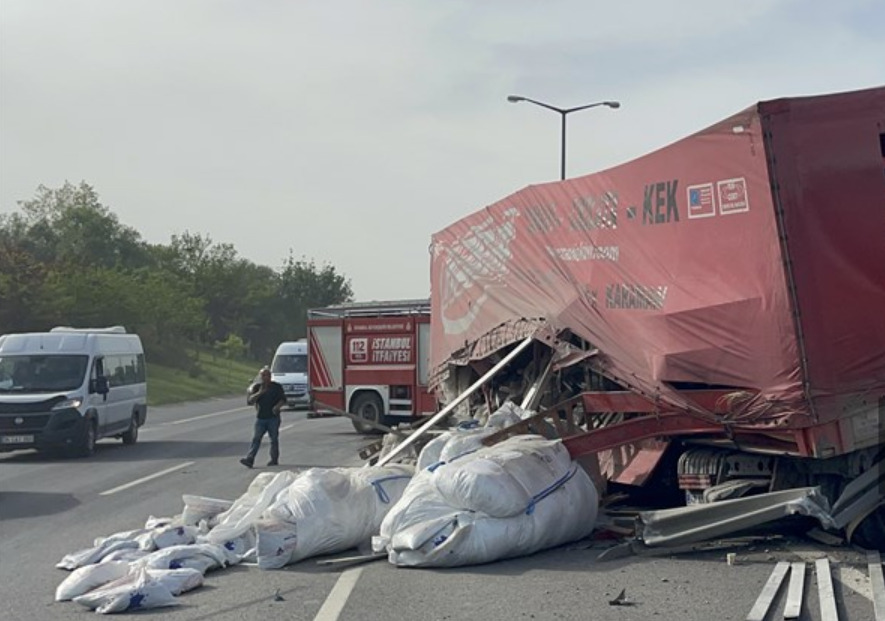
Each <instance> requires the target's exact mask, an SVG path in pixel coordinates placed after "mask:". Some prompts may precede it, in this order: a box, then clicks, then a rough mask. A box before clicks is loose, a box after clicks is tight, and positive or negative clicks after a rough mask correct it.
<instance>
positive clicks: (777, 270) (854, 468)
mask: <svg viewBox="0 0 885 621" xmlns="http://www.w3.org/2000/svg"><path fill="white" fill-rule="evenodd" d="M883 240H885V87H877V88H871V89H867V90H860V91H854V92H846V93H837V94H830V95H821V96H813V97H798V98H789V99H778V100H772V101H765V102H760V103H758V104H756V105H753V106H751V107H749V108H747V109H745V110H743V111H741V112H739V113H737V114H735V115H733V116H731V117H729V118H727V119H725V120H723V121H721V122H719V123H716V124H715V125H712V126H711V127H708V128H707V129H705V130H703V131H700V132H698V133H696V134H694V135H691V136H689V137H687V138H684V139H682V140H679V141H678V142H675V143H673V144H671V145H669V146H667V147H664V148H662V149H660V150H658V151H655V152H652V153H650V154H648V155H645V156H643V157H640V158H639V159H636V160H634V161H631V162H628V163H625V164H623V165H620V166H617V167H614V168H611V169H608V170H605V171H602V172H598V173H595V174H590V175H586V176H581V177H577V178H574V179H568V180H564V181H560V182H553V183H545V184H539V185H532V186H528V187H526V188H524V189H522V190H520V191H518V192H516V193H514V194H512V195H510V196H508V197H506V198H504V199H502V200H500V201H498V202H496V203H494V204H492V205H489V206H487V207H485V208H483V209H481V210H480V211H477V212H475V213H473V214H471V215H469V216H467V217H465V218H463V219H461V220H459V221H457V222H455V223H453V224H452V225H450V226H449V227H447V228H445V229H443V230H441V231H439V232H438V233H436V234H435V235H434V236H433V239H432V244H431V262H432V263H431V302H432V311H431V313H432V315H431V378H430V384H431V388H432V389H434V390H435V391H436V392H437V394H439V395H441V397H442V403H446V402H451V401H454V400H455V399H456V398H457V397H458V396H459V395H460V394H461V393H462V392H463V391H464V390H465V389H466V388H467V387H468V386H472V385H473V384H474V383H475V382H476V380H477V377H480V376H483V375H484V374H486V373H487V372H488V371H489V369H491V368H492V367H493V366H494V365H495V364H496V363H498V362H499V361H500V360H501V359H502V357H503V356H505V355H507V353H508V351H511V350H512V349H513V347H514V346H516V345H519V344H521V343H523V342H524V340H525V339H527V338H530V337H532V336H534V335H537V334H539V333H540V332H544V333H545V334H551V333H552V334H555V335H556V337H557V340H556V341H555V342H554V343H551V341H550V339H546V340H545V341H541V340H538V341H536V345H535V347H529V348H526V350H525V351H524V352H522V353H520V355H519V356H518V358H517V359H516V361H515V362H513V363H512V364H510V365H509V366H508V367H507V368H506V369H505V370H502V371H501V372H499V373H497V374H495V375H494V376H493V377H492V378H490V379H489V380H488V381H487V382H486V383H485V384H484V385H483V386H482V389H481V390H476V391H475V392H474V393H473V395H472V398H471V399H466V400H464V401H463V403H461V404H460V405H459V407H458V408H453V409H457V410H458V413H459V414H465V415H467V416H469V417H476V416H478V415H481V414H483V413H490V412H492V411H494V410H495V409H496V408H497V407H499V406H500V405H501V403H502V402H504V401H506V400H508V399H510V400H513V401H514V402H520V401H521V402H522V405H523V407H530V409H533V410H536V411H538V412H539V420H538V421H537V422H538V424H541V423H544V424H546V425H547V428H548V429H550V430H551V434H550V435H554V436H560V437H563V441H564V443H565V445H566V446H567V448H568V449H569V451H570V452H571V454H572V455H573V456H574V457H576V458H577V457H585V458H587V457H589V458H592V459H593V461H594V462H595V463H594V466H593V467H594V468H598V472H599V475H600V476H601V477H602V478H604V480H605V481H607V482H609V483H616V484H625V485H631V486H647V485H648V484H649V483H650V482H652V481H654V480H655V478H656V477H658V479H660V477H662V476H669V479H668V480H667V481H665V483H667V484H670V485H672V486H673V488H674V489H675V490H676V491H677V493H678V494H680V495H681V496H684V497H685V499H686V501H687V502H688V503H689V504H691V503H695V502H709V501H714V500H717V499H725V498H733V497H739V496H741V495H748V494H749V495H752V494H754V493H765V492H774V491H778V490H786V489H799V488H803V487H807V486H820V487H821V489H822V492H823V493H824V494H825V495H826V497H827V498H828V499H829V501H830V503H831V504H833V505H835V506H838V505H839V502H838V501H839V499H840V495H842V494H843V492H844V491H845V490H846V489H847V490H848V492H849V493H850V494H851V495H852V496H853V497H854V498H855V499H857V498H864V499H865V500H864V502H863V503H862V504H858V503H859V502H860V501H856V502H855V504H854V506H853V510H852V511H849V512H848V513H846V515H850V516H851V521H850V523H848V524H844V525H842V526H843V527H844V531H845V534H846V535H847V537H848V538H849V539H856V540H857V541H859V542H861V543H863V544H866V545H870V546H876V547H879V548H882V547H883V545H885V505H883V499H882V497H883V494H882V490H883V488H885V482H883V475H882V473H883V469H882V468H881V466H876V464H877V463H878V464H881V460H882V459H883V442H885V424H883V419H885V242H883ZM545 416H546V423H545V422H544V421H542V420H540V419H541V418H544V417H545ZM562 421H567V422H568V425H561V424H560V423H561V422H562ZM523 427H525V424H523ZM530 431H535V432H536V431H537V429H532V430H530ZM499 439H500V438H499ZM668 459H672V460H674V463H675V474H669V475H668V473H667V472H665V471H666V470H667V469H666V468H664V467H663V466H662V464H664V463H665V462H666V461H667V460H668ZM871 469H873V470H874V471H875V472H877V473H878V474H877V476H875V477H870V476H868V477H867V478H868V479H870V480H869V481H868V482H867V483H866V487H865V489H864V490H861V491H863V492H864V493H860V492H859V491H858V490H856V489H854V488H856V487H857V485H856V484H855V485H854V486H852V482H853V481H855V480H856V479H857V477H858V476H859V475H860V474H862V473H864V472H868V471H870V470H871ZM842 501H843V504H844V503H846V502H849V501H850V499H848V498H842Z"/></svg>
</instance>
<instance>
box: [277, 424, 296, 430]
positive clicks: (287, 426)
mask: <svg viewBox="0 0 885 621" xmlns="http://www.w3.org/2000/svg"><path fill="white" fill-rule="evenodd" d="M294 426H295V423H292V424H291V425H286V426H285V427H280V431H286V429H291V428H292V427H294Z"/></svg>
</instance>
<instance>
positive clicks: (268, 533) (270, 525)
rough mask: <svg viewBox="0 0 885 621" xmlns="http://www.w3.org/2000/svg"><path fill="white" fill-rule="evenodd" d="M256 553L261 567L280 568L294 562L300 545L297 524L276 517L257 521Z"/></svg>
mask: <svg viewBox="0 0 885 621" xmlns="http://www.w3.org/2000/svg"><path fill="white" fill-rule="evenodd" d="M255 541H256V544H255V554H256V558H255V560H256V562H257V563H258V567H259V568H260V569H279V568H280V567H283V566H284V565H286V564H287V563H290V562H293V561H292V557H293V556H294V554H295V548H296V547H297V546H298V533H297V532H296V525H295V524H294V523H292V522H284V521H283V520H276V519H262V520H258V521H257V522H256V523H255Z"/></svg>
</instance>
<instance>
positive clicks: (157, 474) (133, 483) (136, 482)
mask: <svg viewBox="0 0 885 621" xmlns="http://www.w3.org/2000/svg"><path fill="white" fill-rule="evenodd" d="M195 463H197V462H195V461H186V462H184V463H183V464H178V465H177V466H172V467H171V468H166V469H165V470H161V471H160V472H155V473H154V474H149V475H148V476H146V477H141V478H140V479H135V480H134V481H130V482H129V483H125V484H123V485H119V486H117V487H115V488H113V489H109V490H107V491H105V492H101V493H100V494H99V496H110V495H111V494H116V493H117V492H122V491H123V490H124V489H129V488H130V487H135V486H136V485H141V484H142V483H146V482H147V481H151V480H153V479H158V478H160V477H161V476H164V475H167V474H169V473H170V472H175V471H176V470H181V469H182V468H187V467H188V466H193V465H194V464H195Z"/></svg>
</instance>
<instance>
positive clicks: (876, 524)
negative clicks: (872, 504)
mask: <svg viewBox="0 0 885 621" xmlns="http://www.w3.org/2000/svg"><path fill="white" fill-rule="evenodd" d="M851 543H854V544H857V545H859V546H860V547H862V548H866V549H868V550H879V551H881V552H885V505H880V506H879V507H878V508H877V509H876V510H875V511H873V512H872V513H870V514H869V515H868V516H867V517H865V518H864V519H863V521H862V522H861V523H860V524H858V525H857V528H856V529H855V531H854V533H853V534H852V536H851Z"/></svg>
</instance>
